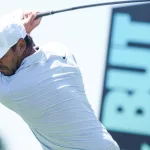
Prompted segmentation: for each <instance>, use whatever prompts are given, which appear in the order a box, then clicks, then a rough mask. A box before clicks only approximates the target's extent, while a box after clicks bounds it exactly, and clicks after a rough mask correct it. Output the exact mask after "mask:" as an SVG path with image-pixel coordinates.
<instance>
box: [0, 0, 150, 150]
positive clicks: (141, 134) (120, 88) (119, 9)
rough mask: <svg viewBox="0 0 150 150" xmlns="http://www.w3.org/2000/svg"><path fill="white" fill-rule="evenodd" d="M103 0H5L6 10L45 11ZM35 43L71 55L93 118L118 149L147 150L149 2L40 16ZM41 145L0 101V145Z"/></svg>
mask: <svg viewBox="0 0 150 150" xmlns="http://www.w3.org/2000/svg"><path fill="white" fill-rule="evenodd" d="M99 2H110V1H108V0H86V1H85V0H82V1H79V0H78V1H77V0H64V1H60V0H39V1H37V0H32V1H31V0H13V1H10V0H5V1H3V3H2V4H1V11H0V17H2V16H3V15H4V14H5V13H9V12H11V11H12V10H15V9H18V8H22V9H25V10H36V11H41V12H42V11H47V10H56V9H63V8H67V7H73V6H78V5H86V4H91V3H99ZM31 35H32V37H33V38H34V41H35V43H36V44H37V45H43V44H46V43H48V42H50V41H58V42H60V43H63V44H65V45H66V46H67V47H68V48H69V49H70V50H71V51H72V52H73V53H74V54H75V56H76V59H77V62H78V64H79V66H80V68H81V71H82V75H83V80H84V84H85V91H86V94H87V97H88V100H89V103H90V104H91V106H92V108H93V110H94V112H95V115H96V116H97V118H98V119H99V120H100V121H101V122H102V123H103V124H104V125H105V127H106V128H107V129H108V131H109V132H110V133H111V134H112V136H113V138H114V139H115V140H116V141H117V142H118V144H119V145H120V147H121V150H150V120H149V119H150V109H149V107H150V74H149V69H150V63H149V62H150V61H149V60H150V59H149V58H150V3H141V4H136V5H135V4H134V5H133V4H132V5H131V4H130V5H127V4H126V5H115V6H105V7H96V8H90V9H83V10H77V11H72V12H66V13H61V14H56V15H53V16H48V17H44V18H43V20H42V23H41V25H40V26H39V27H38V28H37V29H36V30H34V31H33V32H32V34H31ZM27 149H33V150H35V149H36V150H42V148H41V146H40V144H39V143H38V142H37V140H36V139H35V137H34V135H33V134H32V133H31V131H30V129H29V128H28V125H27V124H26V123H25V122H24V121H23V120H22V118H21V117H20V116H18V115H17V114H16V113H15V112H12V111H11V110H9V109H7V108H6V107H5V106H3V105H1V104H0V150H27Z"/></svg>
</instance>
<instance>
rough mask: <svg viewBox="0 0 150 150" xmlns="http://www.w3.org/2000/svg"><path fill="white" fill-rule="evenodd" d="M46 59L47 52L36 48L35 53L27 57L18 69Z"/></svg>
mask: <svg viewBox="0 0 150 150" xmlns="http://www.w3.org/2000/svg"><path fill="white" fill-rule="evenodd" d="M35 50H36V49H35ZM46 59H47V57H46V55H45V53H44V52H43V50H42V49H40V48H39V49H38V50H36V52H35V53H33V54H32V55H30V56H28V57H26V58H25V59H24V60H23V61H22V63H21V66H20V68H19V69H18V70H17V71H19V70H20V69H22V68H26V67H28V66H30V65H32V64H35V63H41V62H43V61H45V60H46Z"/></svg>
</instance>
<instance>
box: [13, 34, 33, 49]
mask: <svg viewBox="0 0 150 150" xmlns="http://www.w3.org/2000/svg"><path fill="white" fill-rule="evenodd" d="M24 40H25V42H26V46H27V49H28V50H30V49H32V48H33V47H34V46H35V44H34V42H33V39H32V37H31V36H30V35H26V37H25V38H24ZM16 45H17V44H15V45H14V46H12V49H13V50H15V47H16Z"/></svg>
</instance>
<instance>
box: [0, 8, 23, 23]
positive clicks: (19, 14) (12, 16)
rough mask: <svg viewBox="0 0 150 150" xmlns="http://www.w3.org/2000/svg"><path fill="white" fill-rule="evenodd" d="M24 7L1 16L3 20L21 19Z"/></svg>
mask: <svg viewBox="0 0 150 150" xmlns="http://www.w3.org/2000/svg"><path fill="white" fill-rule="evenodd" d="M23 14H24V11H23V9H21V8H20V9H16V10H13V11H11V12H10V13H8V14H5V15H4V16H3V17H1V18H0V20H1V21H20V20H22V19H23Z"/></svg>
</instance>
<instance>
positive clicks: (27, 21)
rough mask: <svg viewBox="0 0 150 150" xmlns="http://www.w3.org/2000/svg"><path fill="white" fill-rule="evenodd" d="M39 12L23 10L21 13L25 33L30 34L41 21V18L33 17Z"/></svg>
mask: <svg viewBox="0 0 150 150" xmlns="http://www.w3.org/2000/svg"><path fill="white" fill-rule="evenodd" d="M38 13H39V12H36V11H25V12H24V13H23V20H21V21H22V23H23V25H24V27H25V29H26V32H27V34H30V33H31V31H32V30H33V29H35V28H36V27H37V26H38V25H39V24H40V22H41V18H38V19H35V17H36V16H37V14H38Z"/></svg>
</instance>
